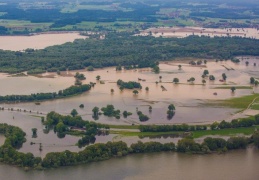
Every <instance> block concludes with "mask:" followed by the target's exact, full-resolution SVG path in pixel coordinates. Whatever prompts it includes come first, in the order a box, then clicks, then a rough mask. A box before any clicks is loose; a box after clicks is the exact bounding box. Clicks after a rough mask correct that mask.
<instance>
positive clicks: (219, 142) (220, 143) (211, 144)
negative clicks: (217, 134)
mask: <svg viewBox="0 0 259 180" xmlns="http://www.w3.org/2000/svg"><path fill="white" fill-rule="evenodd" d="M204 144H206V145H207V146H208V148H209V149H210V150H211V151H216V150H219V149H221V150H223V149H224V148H226V147H227V141H226V140H224V139H222V138H211V137H207V138H205V139H204Z"/></svg>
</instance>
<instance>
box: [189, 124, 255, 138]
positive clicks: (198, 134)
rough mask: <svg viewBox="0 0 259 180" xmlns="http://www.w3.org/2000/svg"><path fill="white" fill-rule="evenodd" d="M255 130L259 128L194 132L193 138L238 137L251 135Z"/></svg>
mask: <svg viewBox="0 0 259 180" xmlns="http://www.w3.org/2000/svg"><path fill="white" fill-rule="evenodd" d="M255 128H257V129H258V128H259V126H255V127H248V128H236V129H221V130H206V131H194V132H192V137H193V138H199V137H202V136H208V135H220V136H236V135H239V134H244V135H251V134H253V132H254V131H255Z"/></svg>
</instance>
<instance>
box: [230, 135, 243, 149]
mask: <svg viewBox="0 0 259 180" xmlns="http://www.w3.org/2000/svg"><path fill="white" fill-rule="evenodd" d="M247 145H248V138H246V137H231V138H229V139H228V140H227V148H228V149H229V150H231V149H241V148H242V149H244V148H246V147H247Z"/></svg>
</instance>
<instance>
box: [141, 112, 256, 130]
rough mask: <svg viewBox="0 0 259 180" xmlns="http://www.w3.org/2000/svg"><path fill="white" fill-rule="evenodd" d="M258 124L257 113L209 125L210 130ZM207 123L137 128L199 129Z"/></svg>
mask: <svg viewBox="0 0 259 180" xmlns="http://www.w3.org/2000/svg"><path fill="white" fill-rule="evenodd" d="M254 125H259V114H258V115H255V116H254V118H252V117H251V118H244V119H233V120H232V121H231V122H226V121H225V120H223V121H221V122H220V123H218V122H214V123H212V124H211V125H210V126H209V127H210V129H211V130H215V129H227V128H239V127H251V126H254ZM207 128H208V126H207V125H188V124H180V125H140V126H139V130H140V131H141V132H169V131H199V130H207Z"/></svg>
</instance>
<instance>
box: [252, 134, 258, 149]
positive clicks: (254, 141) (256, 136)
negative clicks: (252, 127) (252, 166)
mask: <svg viewBox="0 0 259 180" xmlns="http://www.w3.org/2000/svg"><path fill="white" fill-rule="evenodd" d="M251 139H252V142H253V143H254V145H255V146H256V147H257V148H259V132H258V130H257V131H256V132H255V133H254V134H253V135H252V137H251Z"/></svg>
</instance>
